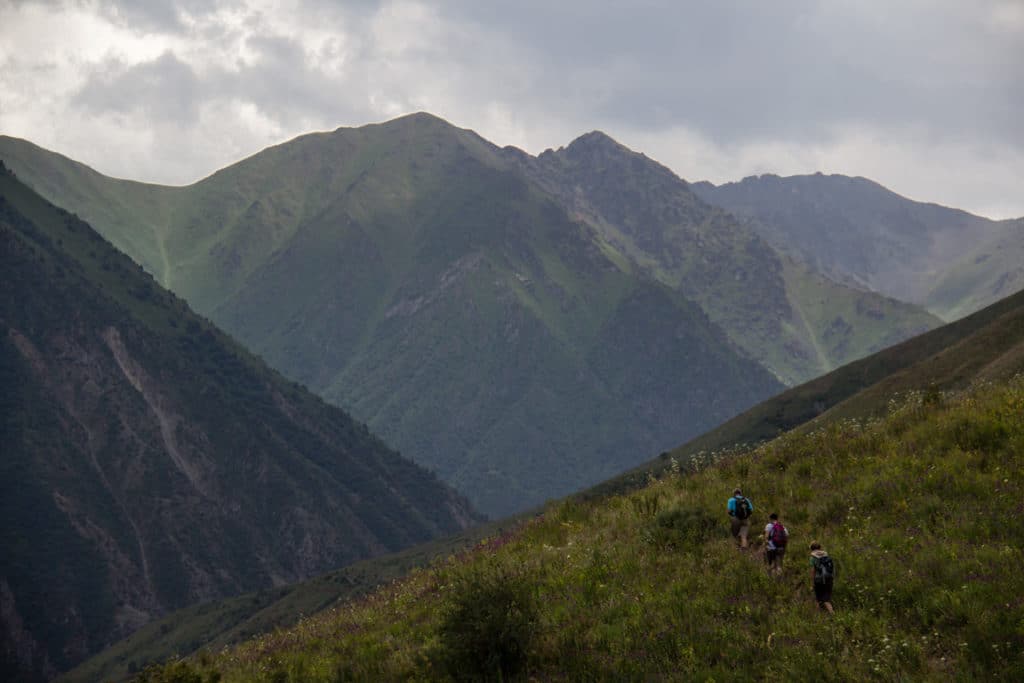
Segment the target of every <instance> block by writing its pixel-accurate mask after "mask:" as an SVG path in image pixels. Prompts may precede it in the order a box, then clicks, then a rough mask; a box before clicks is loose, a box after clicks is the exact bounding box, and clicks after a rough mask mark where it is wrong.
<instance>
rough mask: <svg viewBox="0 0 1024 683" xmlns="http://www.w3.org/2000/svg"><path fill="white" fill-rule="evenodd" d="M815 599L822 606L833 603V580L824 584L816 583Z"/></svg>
mask: <svg viewBox="0 0 1024 683" xmlns="http://www.w3.org/2000/svg"><path fill="white" fill-rule="evenodd" d="M814 599H815V600H817V601H818V604H819V605H820V604H821V603H823V602H832V580H831V579H829V580H828V581H825V582H823V583H818V582H817V581H815V582H814Z"/></svg>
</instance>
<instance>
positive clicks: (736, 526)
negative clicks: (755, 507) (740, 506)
mask: <svg viewBox="0 0 1024 683" xmlns="http://www.w3.org/2000/svg"><path fill="white" fill-rule="evenodd" d="M731 519H732V537H733V538H735V539H736V545H740V529H741V528H742V527H743V520H742V519H738V518H736V517H732V518H731Z"/></svg>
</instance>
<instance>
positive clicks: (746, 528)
mask: <svg viewBox="0 0 1024 683" xmlns="http://www.w3.org/2000/svg"><path fill="white" fill-rule="evenodd" d="M728 509H729V517H731V518H732V537H733V538H735V539H736V545H737V547H739V548H746V547H747V536H748V535H749V534H750V515H751V514H753V512H754V504H753V503H751V502H750V500H748V499H747V498H744V497H743V492H742V491H740V490H739V489H738V488H737V489H736V490H735V491H733V494H732V498H730V499H729V503H728Z"/></svg>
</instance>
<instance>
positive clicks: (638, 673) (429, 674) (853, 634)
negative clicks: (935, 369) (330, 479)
mask: <svg viewBox="0 0 1024 683" xmlns="http://www.w3.org/2000/svg"><path fill="white" fill-rule="evenodd" d="M1022 407H1024V380H1022V379H1021V378H1020V377H1018V378H1017V379H1015V380H1010V381H1003V382H1000V383H996V384H981V385H978V386H976V387H974V388H972V389H971V390H969V391H967V392H964V393H962V394H959V395H958V394H947V395H941V394H935V395H934V396H933V397H931V398H927V397H922V396H921V395H920V394H916V395H913V396H910V397H905V398H904V399H903V400H900V401H894V402H893V404H892V405H891V406H890V407H889V409H888V411H887V413H886V415H885V416H884V417H882V418H880V419H873V420H846V421H840V422H836V423H833V424H831V425H830V426H829V427H827V428H822V429H817V430H814V431H811V432H808V433H803V434H795V435H787V436H784V437H781V438H779V439H777V440H775V441H773V442H771V443H769V444H765V445H763V446H761V447H759V448H757V449H753V450H751V451H748V452H744V453H736V454H733V455H732V457H730V458H729V459H728V460H723V461H719V462H712V463H709V466H707V467H705V468H702V469H700V470H698V471H695V472H680V473H671V474H668V475H666V476H665V477H663V478H662V479H661V480H659V481H655V482H652V483H650V484H649V485H648V486H646V487H645V488H644V489H642V490H640V491H636V492H634V493H632V494H631V495H628V496H615V497H612V498H608V499H601V500H593V501H589V502H584V503H580V502H577V501H567V502H563V503H561V504H557V505H552V506H550V507H549V508H548V509H547V510H546V512H545V514H544V515H543V517H540V518H537V519H535V520H533V521H532V522H531V523H528V524H525V525H524V526H523V527H522V528H521V529H520V530H519V531H518V532H516V533H512V534H507V535H505V536H502V537H499V538H496V539H492V540H491V541H489V542H486V543H483V544H481V545H480V546H479V547H478V548H477V549H476V550H475V552H472V553H467V554H465V555H462V556H460V557H456V558H452V559H450V560H449V561H448V562H445V563H439V564H437V565H435V566H434V567H433V568H431V569H430V570H428V571H423V572H418V573H416V574H413V575H412V576H410V577H409V578H408V579H406V580H405V581H402V582H398V583H395V584H392V585H390V586H388V587H386V588H384V589H382V590H380V591H378V592H377V593H376V594H374V595H372V596H370V597H369V598H366V599H364V600H359V601H356V602H353V603H351V604H348V605H344V606H341V607H338V608H335V609H332V610H328V611H324V612H322V613H320V614H318V615H316V616H313V617H311V618H308V619H306V620H303V621H301V622H299V623H298V624H296V625H295V626H294V627H292V628H289V629H283V630H280V631H276V632H274V633H271V634H267V635H264V636H262V637H259V638H254V639H252V640H250V641H248V642H246V643H244V644H241V645H239V646H236V647H233V648H229V649H226V650H223V651H220V652H207V653H205V654H203V655H200V656H199V657H197V658H194V659H193V660H191V661H189V662H180V661H179V662H174V663H170V664H167V665H165V666H164V667H162V668H160V669H156V670H151V671H149V672H147V674H146V676H147V677H145V678H141V679H140V680H174V679H173V678H172V676H175V675H176V676H179V677H181V678H184V677H185V676H193V677H194V679H195V680H199V679H200V677H202V678H203V679H206V678H207V677H214V678H216V680H222V681H225V682H227V683H230V682H232V681H250V680H303V681H311V682H315V681H332V680H339V679H341V680H409V679H419V678H429V679H432V680H449V679H454V680H498V679H502V680H516V679H523V680H606V679H607V680H651V679H653V680H663V679H664V680H710V679H714V680H766V679H771V680H776V679H777V680H812V679H819V678H828V679H830V680H842V681H854V680H858V681H859V680H876V679H879V680H915V681H947V680H1005V681H1011V680H1018V679H1019V678H1020V676H1021V673H1022V672H1024V634H1022V633H1021V631H1020V628H1019V625H1020V623H1021V621H1022V620H1024V604H1022V603H1021V601H1020V600H1019V599H1016V598H1015V596H1017V595H1018V594H1019V592H1020V590H1021V589H1024V575H1022V574H1021V573H1020V572H1019V571H1016V568H1017V567H1019V566H1020V563H1021V562H1022V561H1024V551H1022V549H1021V548H1022V545H1024V526H1022V525H1019V524H1010V523H1007V515H1008V514H1011V515H1012V514H1015V512H1016V511H1019V509H1020V500H1021V495H1022V487H1024V481H1022V477H1021V472H1022V471H1024V460H1022V458H1024V409H1022ZM737 482H740V483H742V484H744V488H745V490H746V491H747V492H748V495H751V496H752V497H753V500H754V502H755V507H756V510H755V518H754V522H753V526H754V527H755V529H760V528H761V527H760V526H759V525H761V524H763V523H764V522H765V520H766V515H767V512H768V511H774V510H777V511H778V512H779V513H780V515H781V518H782V520H783V521H784V523H785V524H786V526H787V529H788V531H789V544H788V546H787V553H786V560H785V562H784V565H783V570H782V573H781V575H780V576H778V577H774V576H771V575H769V574H768V573H767V572H766V571H765V568H764V562H763V559H762V557H761V553H760V550H761V545H762V543H761V540H760V539H759V538H756V537H755V539H754V543H753V549H752V550H751V551H747V552H744V551H738V550H737V549H736V547H735V543H734V541H733V540H732V539H731V538H730V537H729V532H728V522H727V519H728V518H727V517H726V515H725V503H726V499H727V497H728V496H729V494H730V492H731V491H732V489H733V487H734V486H735V485H736V483H737ZM755 536H756V534H755ZM814 539H817V540H819V541H820V542H821V543H823V544H824V547H825V549H826V550H827V551H828V552H829V554H830V556H831V557H833V558H834V565H835V569H836V575H835V589H834V592H833V596H832V603H833V604H834V605H835V614H834V615H833V616H830V615H826V614H824V613H822V612H820V611H819V610H818V608H817V606H816V605H815V603H814V602H813V593H812V591H811V580H810V576H809V571H808V569H809V557H808V551H807V548H808V544H809V543H810V542H811V541H812V540H814Z"/></svg>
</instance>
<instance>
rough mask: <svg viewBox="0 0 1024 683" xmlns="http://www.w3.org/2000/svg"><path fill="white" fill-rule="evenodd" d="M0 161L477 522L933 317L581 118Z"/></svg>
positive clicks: (18, 148)
mask: <svg viewBox="0 0 1024 683" xmlns="http://www.w3.org/2000/svg"><path fill="white" fill-rule="evenodd" d="M0 158H4V159H7V160H8V163H9V164H10V165H11V166H12V168H14V169H15V170H16V171H17V172H18V173H19V175H20V176H21V177H23V178H25V179H26V181H27V182H28V183H29V184H30V185H31V186H32V187H34V188H35V189H37V190H38V191H39V192H40V193H41V194H43V195H44V196H46V197H47V198H49V199H50V200H52V201H54V202H56V203H59V204H61V205H63V206H65V207H66V208H68V209H70V210H73V211H75V212H77V213H79V214H80V215H82V216H83V217H84V218H86V219H87V220H89V221H91V222H93V223H94V225H96V226H97V229H99V230H100V232H101V233H102V234H103V235H104V236H105V237H107V238H108V239H109V240H110V241H111V242H113V243H114V244H115V245H116V246H118V247H119V248H121V249H123V250H124V251H125V252H126V253H127V254H128V255H129V256H131V257H132V258H133V259H135V260H136V261H137V262H138V263H140V264H141V265H142V266H143V267H144V268H145V269H146V270H147V271H148V272H150V273H152V274H153V275H154V277H155V278H156V279H157V280H158V281H159V282H160V283H161V284H163V285H164V286H167V287H169V288H170V289H172V290H173V291H174V292H175V293H177V294H178V295H180V296H182V297H183V298H184V299H186V300H187V301H188V302H189V303H190V304H191V305H192V306H194V307H195V308H196V310H198V311H199V312H200V313H202V314H204V315H207V316H209V317H210V318H211V319H212V320H213V321H214V322H216V323H217V324H218V325H220V326H221V327H222V328H224V329H225V330H226V331H227V332H229V333H230V334H232V335H234V336H235V337H236V338H238V339H239V340H241V341H242V342H243V343H244V344H246V345H247V346H248V347H249V348H250V349H252V350H253V351H254V352H255V353H257V354H259V355H260V356H261V357H263V358H265V359H266V360H267V362H268V363H269V364H270V365H271V366H272V367H274V368H276V369H277V370H279V371H280V372H282V373H283V374H284V375H286V376H287V377H289V378H291V379H293V380H295V381H298V382H300V383H302V384H304V385H306V386H308V387H309V388H310V389H312V390H313V391H315V392H316V393H318V394H319V395H321V396H323V397H324V398H326V399H327V400H328V401H330V402H332V403H335V404H337V405H340V406H342V407H344V408H345V409H346V410H349V411H350V412H351V413H352V414H353V415H354V416H356V417H357V418H358V419H360V420H362V421H364V422H366V423H367V424H368V425H369V426H370V428H371V429H372V430H373V431H374V432H375V433H378V434H380V435H381V436H382V437H383V438H384V439H385V440H386V441H387V442H388V443H391V444H393V445H395V446H396V447H397V448H399V449H400V451H401V452H402V453H404V454H406V455H408V456H409V457H411V458H412V459H414V460H415V461H417V462H419V463H421V464H423V465H426V466H428V467H429V468H431V469H432V470H434V471H435V472H437V473H438V475H439V476H440V477H441V478H442V479H443V480H445V481H447V482H449V483H451V484H453V485H454V486H456V487H457V488H459V489H460V490H461V491H463V492H465V493H466V495H468V496H469V497H470V499H471V501H472V502H473V503H474V504H475V505H476V506H477V507H478V508H479V509H482V510H484V511H485V512H487V513H488V514H490V515H492V516H502V515H506V514H509V513H511V512H513V511H517V510H523V509H527V508H529V507H531V506H534V505H538V504H541V503H543V502H544V501H545V500H547V499H550V498H553V497H558V496H562V495H565V494H566V493H569V492H570V491H573V490H577V489H579V488H582V487H585V486H587V485H590V484H593V483H595V482H597V481H601V480H603V479H606V478H608V477H610V476H613V475H615V474H616V473H618V472H621V471H622V470H623V469H625V468H628V467H631V466H634V465H636V464H637V463H638V462H642V461H643V460H644V459H646V458H648V457H650V456H651V455H652V454H655V453H658V452H661V451H663V450H665V449H666V448H668V447H670V446H672V445H674V444H677V443H680V442H682V441H685V440H687V439H689V438H692V437H694V436H696V435H698V434H700V433H702V432H704V431H706V430H707V429H709V428H711V427H713V426H715V425H717V424H719V423H721V422H722V421H724V420H726V419H728V418H730V417H732V416H733V415H735V414H737V413H738V412H740V411H741V410H743V409H744V408H747V407H749V406H751V405H753V404H754V403H756V402H757V401H758V400H760V399H763V398H766V397H767V396H770V395H771V394H773V393H775V392H777V391H778V390H779V389H781V388H782V385H783V384H793V383H797V382H800V381H803V380H805V379H808V378H810V377H813V376H817V375H819V374H821V373H822V372H826V371H828V370H830V369H832V368H834V367H836V366H838V365H839V364H842V363H844V362H847V361H849V360H852V359H854V358H857V357H860V356H863V355H865V354H867V353H870V352H872V351H874V350H877V349H879V348H882V347H883V346H885V345H887V344H890V343H893V342H895V341H898V340H901V339H904V338H906V337H908V336H910V335H913V334H915V333H918V332H921V331H923V330H925V329H929V328H930V327H933V326H935V325H936V324H938V323H939V320H938V319H937V318H935V317H934V316H931V315H930V314H928V313H926V312H924V311H923V310H921V309H919V308H915V307H912V306H907V305H905V304H901V303H899V302H896V301H892V300H889V299H886V298H884V297H882V296H879V295H876V294H873V293H867V292H864V291H862V290H860V289H854V288H849V287H845V286H840V285H836V284H835V283H833V282H831V281H830V280H828V279H827V278H824V277H821V276H820V275H818V274H816V273H814V272H813V271H811V270H809V269H808V268H806V267H805V266H803V265H801V264H800V263H797V262H796V261H794V260H792V259H787V258H784V257H780V256H779V255H778V254H777V253H776V252H775V251H774V250H773V249H772V248H771V247H769V246H768V245H767V244H766V242H765V241H764V240H763V239H762V238H761V237H759V236H758V235H757V234H756V233H755V232H754V231H752V230H750V229H748V228H746V227H745V226H743V225H741V224H740V223H738V222H737V221H736V220H734V219H733V218H732V217H731V216H730V215H729V214H727V213H725V212H724V211H721V210H716V209H713V208H711V207H709V206H707V205H706V204H705V203H703V202H702V201H701V200H699V199H698V198H697V197H696V196H695V195H694V194H693V193H692V192H691V191H690V190H689V188H688V186H687V185H686V183H685V182H684V181H682V180H681V179H679V178H678V177H676V176H674V175H673V174H671V173H670V172H668V171H667V170H666V169H664V168H663V167H662V166H660V165H658V164H656V163H654V162H652V161H650V160H649V159H646V158H645V157H642V155H637V154H633V153H632V152H629V151H628V150H626V149H625V148H622V147H621V146H619V145H617V143H614V141H611V140H610V139H608V138H607V137H606V136H602V135H600V134H592V135H588V136H584V137H583V138H581V139H580V140H578V141H576V142H575V143H573V144H572V145H570V146H569V147H568V148H566V149H565V150H560V151H558V152H551V153H548V154H544V155H541V156H540V157H537V158H533V157H528V156H527V155H524V154H522V153H520V152H517V151H515V150H511V149H504V150H503V149H499V148H497V147H495V146H494V145H492V144H490V143H489V142H487V141H486V140H484V139H482V138H481V137H479V136H478V135H476V134H475V133H473V132H472V131H467V130H462V129H458V128H455V127H454V126H451V125H450V124H448V123H446V122H444V121H442V120H440V119H438V118H436V117H432V116H430V115H427V114H416V115H411V116H407V117H403V118H401V119H397V120H395V121H391V122H388V123H384V124H378V125H371V126H364V127H361V128H353V129H338V130H336V131H333V132H330V133H318V134H313V135H306V136H302V137H300V138H297V139H295V140H292V141H290V142H287V143H284V144H282V145H278V146H275V147H271V148H269V149H267V150H264V151H263V152H261V153H259V154H257V155H255V156H252V157H250V158H248V159H245V160H243V161H241V162H239V163H237V164H234V165H232V166H230V167H228V168H226V169H223V170H222V171H219V172H217V173H215V174H214V175H212V176H210V177H209V178H206V179H204V180H202V181H200V182H198V183H195V184H194V185H190V186H188V187H179V188H169V187H159V186H154V185H145V184H141V183H131V182H129V181H120V180H114V179H111V178H106V177H104V176H102V175H100V174H98V173H96V172H94V171H92V170H90V169H88V168H87V167H85V166H83V165H81V164H78V163H76V162H73V161H71V160H68V159H66V158H64V157H60V156H59V155H55V154H52V153H49V152H45V151H43V150H40V149H39V148H37V147H35V146H33V145H31V144H30V143H27V142H24V141H19V140H15V139H12V138H0Z"/></svg>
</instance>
